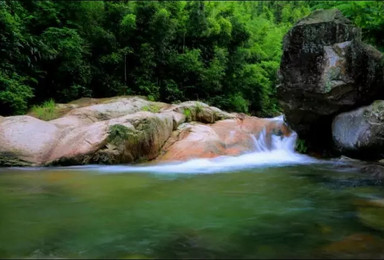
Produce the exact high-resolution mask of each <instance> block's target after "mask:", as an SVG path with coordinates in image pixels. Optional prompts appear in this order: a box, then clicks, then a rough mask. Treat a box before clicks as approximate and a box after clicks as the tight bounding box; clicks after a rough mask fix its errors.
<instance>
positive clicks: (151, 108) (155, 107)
mask: <svg viewBox="0 0 384 260" xmlns="http://www.w3.org/2000/svg"><path fill="white" fill-rule="evenodd" d="M160 109H161V107H160V106H159V105H156V104H150V105H149V106H144V107H142V108H141V110H142V111H149V112H152V113H159V112H160Z"/></svg>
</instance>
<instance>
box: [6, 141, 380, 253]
mask: <svg viewBox="0 0 384 260" xmlns="http://www.w3.org/2000/svg"><path fill="white" fill-rule="evenodd" d="M294 142H295V136H291V137H289V138H281V137H277V136H276V137H274V140H273V145H272V148H270V149H268V148H266V145H265V143H264V141H263V136H262V135H261V136H259V138H257V139H255V149H256V148H258V149H257V150H258V152H253V153H249V154H245V155H241V156H238V157H219V158H216V159H209V160H208V159H197V160H191V161H188V162H184V163H173V164H157V165H152V164H148V165H139V166H128V165H115V166H97V165H87V166H77V167H51V168H1V169H0V211H1V214H0V257H1V258H15V257H16V258H26V257H28V258H62V257H63V258H125V259H130V258H131V259H136V258H201V259H217V258H220V259H222V258H232V259H246V258H248V259H249V258H251V259H254V258H383V257H384V246H383V245H384V242H383V241H384V220H383V219H384V200H383V198H384V189H383V184H382V183H381V181H380V180H378V179H377V178H375V177H372V176H371V175H366V174H362V173H360V172H359V170H358V168H355V167H352V166H348V165H347V164H345V162H343V161H340V160H336V159H335V160H327V161H324V160H317V159H314V158H311V157H309V156H306V155H302V154H298V153H296V152H294V149H293V147H294Z"/></svg>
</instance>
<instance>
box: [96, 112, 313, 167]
mask: <svg viewBox="0 0 384 260" xmlns="http://www.w3.org/2000/svg"><path fill="white" fill-rule="evenodd" d="M270 120H279V121H282V120H283V117H282V116H280V117H276V118H271V119H270ZM251 137H252V139H253V141H254V144H255V151H254V152H251V153H247V154H243V155H240V156H220V157H216V158H214V159H192V160H189V161H186V162H175V163H165V164H157V165H149V166H123V165H116V166H101V167H100V166H98V167H97V169H96V170H97V171H99V172H101V173H124V172H152V173H163V174H167V173H180V174H183V173H184V174H194V173H205V174H208V173H218V172H228V171H234V170H241V169H247V168H265V167H279V166H287V165H299V164H311V163H318V162H319V161H318V160H316V159H314V158H312V157H310V156H307V155H303V154H299V153H297V152H295V144H296V139H297V134H296V133H292V134H291V135H290V136H289V137H285V136H277V135H272V137H271V138H272V139H271V142H270V145H269V146H268V144H267V138H266V130H265V129H264V130H263V131H262V132H261V133H260V134H259V136H258V137H256V136H251Z"/></svg>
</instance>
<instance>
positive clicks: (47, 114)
mask: <svg viewBox="0 0 384 260" xmlns="http://www.w3.org/2000/svg"><path fill="white" fill-rule="evenodd" d="M31 112H32V114H33V115H34V116H36V117H37V118H39V119H41V120H45V121H49V120H52V119H55V118H57V117H58V116H59V113H58V111H57V108H56V104H55V101H53V99H50V100H48V101H45V102H44V103H43V104H42V105H40V106H36V105H35V106H33V107H32V110H31Z"/></svg>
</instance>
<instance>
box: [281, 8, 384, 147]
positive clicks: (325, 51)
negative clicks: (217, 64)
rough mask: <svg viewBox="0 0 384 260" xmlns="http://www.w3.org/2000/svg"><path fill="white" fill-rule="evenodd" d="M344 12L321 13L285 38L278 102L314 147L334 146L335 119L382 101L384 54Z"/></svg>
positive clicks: (302, 22)
mask: <svg viewBox="0 0 384 260" xmlns="http://www.w3.org/2000/svg"><path fill="white" fill-rule="evenodd" d="M360 35H361V33H360V30H359V29H358V28H356V27H355V26H354V25H353V24H352V23H351V22H350V21H349V20H348V19H346V18H345V17H344V16H343V15H342V14H341V13H340V11H338V10H336V9H331V10H319V11H315V12H313V13H312V14H311V15H309V16H308V17H306V18H304V19H302V20H301V21H299V22H298V23H297V24H296V25H295V26H294V27H293V28H292V29H291V30H290V31H289V32H288V33H287V35H286V36H285V38H284V43H283V56H282V59H281V66H280V70H279V80H280V84H279V86H278V90H277V91H278V97H279V100H280V103H281V105H282V108H283V110H284V113H285V116H286V121H287V122H288V124H289V125H290V126H291V127H292V128H293V129H294V130H295V131H297V132H298V134H299V136H300V137H301V138H303V139H305V140H306V141H307V142H308V143H309V144H314V146H328V145H331V143H332V142H331V135H330V132H331V131H330V129H331V122H332V119H333V117H334V116H335V115H337V114H338V113H340V112H344V111H348V110H350V109H353V108H356V107H358V106H361V105H366V104H369V103H370V102H372V101H373V100H374V99H377V98H381V97H384V88H383V87H382V86H383V84H384V76H383V75H384V73H383V72H384V69H383V68H384V66H383V64H384V63H383V61H384V58H383V55H382V54H381V53H380V52H379V51H377V50H376V49H374V48H373V47H371V46H369V45H366V44H364V43H362V42H361V36H360Z"/></svg>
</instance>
